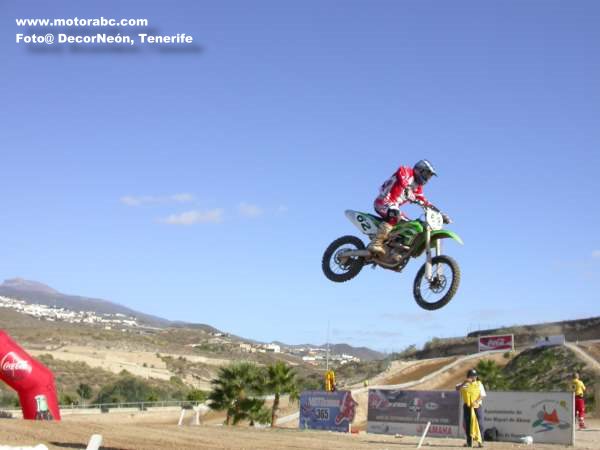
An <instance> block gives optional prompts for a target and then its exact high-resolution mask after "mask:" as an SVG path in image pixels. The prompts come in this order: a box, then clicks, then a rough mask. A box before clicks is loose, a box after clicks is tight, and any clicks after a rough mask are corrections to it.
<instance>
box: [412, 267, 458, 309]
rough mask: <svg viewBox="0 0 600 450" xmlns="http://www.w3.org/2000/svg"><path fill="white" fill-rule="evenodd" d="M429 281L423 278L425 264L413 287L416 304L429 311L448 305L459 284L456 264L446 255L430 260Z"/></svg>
mask: <svg viewBox="0 0 600 450" xmlns="http://www.w3.org/2000/svg"><path fill="white" fill-rule="evenodd" d="M431 274H432V278H431V280H428V279H427V278H426V277H425V264H423V265H422V266H421V268H420V269H419V272H417V276H416V277H415V283H414V286H413V295H414V297H415V301H416V302H417V304H418V305H419V306H420V307H421V308H423V309H427V310H429V311H434V310H436V309H440V308H442V307H444V306H446V305H447V304H448V302H449V301H450V300H452V297H454V294H456V291H457V290H458V285H459V284H460V268H459V267H458V263H457V262H456V261H455V260H453V259H452V258H450V257H449V256H446V255H439V256H435V257H433V258H432V259H431Z"/></svg>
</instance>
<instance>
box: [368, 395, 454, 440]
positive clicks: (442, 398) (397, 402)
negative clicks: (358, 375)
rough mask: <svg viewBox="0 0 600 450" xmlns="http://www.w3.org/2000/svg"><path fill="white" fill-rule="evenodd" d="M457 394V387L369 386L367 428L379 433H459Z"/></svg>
mask: <svg viewBox="0 0 600 450" xmlns="http://www.w3.org/2000/svg"><path fill="white" fill-rule="evenodd" d="M459 403H460V402H459V394H458V392H456V391H402V390H387V389H386V390H384V389H369V410H368V416H367V420H368V423H367V431H368V432H369V433H379V434H397V433H400V434H405V435H414V436H416V435H420V434H421V433H422V432H423V429H424V428H425V425H426V424H427V422H431V426H430V428H429V432H428V435H429V436H436V437H457V436H459Z"/></svg>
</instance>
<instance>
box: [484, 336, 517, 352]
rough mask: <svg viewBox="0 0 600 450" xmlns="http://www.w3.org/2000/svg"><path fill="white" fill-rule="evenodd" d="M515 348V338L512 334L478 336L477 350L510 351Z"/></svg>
mask: <svg viewBox="0 0 600 450" xmlns="http://www.w3.org/2000/svg"><path fill="white" fill-rule="evenodd" d="M514 348H515V339H514V336H513V335H512V334H503V335H496V336H479V351H480V352H487V351H491V350H504V351H510V350H514Z"/></svg>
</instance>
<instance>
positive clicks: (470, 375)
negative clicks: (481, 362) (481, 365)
mask: <svg viewBox="0 0 600 450" xmlns="http://www.w3.org/2000/svg"><path fill="white" fill-rule="evenodd" d="M476 376H477V371H476V370H475V369H470V370H469V371H468V372H467V378H475V377H476Z"/></svg>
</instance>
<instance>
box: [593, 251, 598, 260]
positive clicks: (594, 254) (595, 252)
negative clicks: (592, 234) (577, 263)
mask: <svg viewBox="0 0 600 450" xmlns="http://www.w3.org/2000/svg"><path fill="white" fill-rule="evenodd" d="M592 258H599V259H600V250H594V251H593V252H592Z"/></svg>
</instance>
